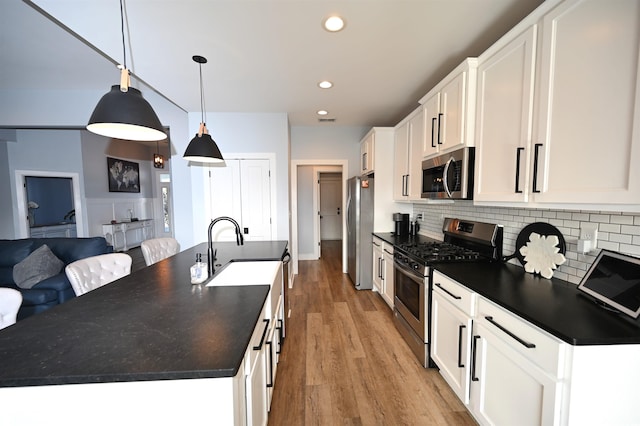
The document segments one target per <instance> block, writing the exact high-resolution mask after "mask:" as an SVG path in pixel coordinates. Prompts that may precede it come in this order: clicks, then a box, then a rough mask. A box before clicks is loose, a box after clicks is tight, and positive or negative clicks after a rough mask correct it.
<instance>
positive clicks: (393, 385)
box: [269, 241, 476, 426]
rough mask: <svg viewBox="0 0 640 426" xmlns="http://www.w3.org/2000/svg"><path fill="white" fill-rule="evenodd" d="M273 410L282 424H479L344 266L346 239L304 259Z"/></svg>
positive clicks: (292, 295) (272, 421)
mask: <svg viewBox="0 0 640 426" xmlns="http://www.w3.org/2000/svg"><path fill="white" fill-rule="evenodd" d="M289 295H290V300H291V316H290V318H289V321H288V323H287V327H288V328H287V331H286V339H285V343H284V348H283V351H282V354H281V357H280V363H279V364H278V375H277V379H276V382H275V391H274V396H273V402H272V405H271V413H270V414H269V424H270V425H272V426H276V425H432V424H434V425H436V424H437V425H475V424H476V423H475V421H474V420H473V418H472V417H471V416H470V415H469V414H468V412H467V411H466V409H465V408H464V406H463V405H462V403H461V402H460V401H459V400H458V398H457V397H456V396H455V395H454V394H453V392H452V391H451V390H450V388H449V386H448V385H447V384H446V383H445V382H444V380H443V379H442V378H441V377H440V375H439V373H438V371H437V370H436V369H424V368H423V367H422V366H421V365H420V364H419V363H418V362H417V360H416V359H415V358H414V356H413V353H412V352H411V351H410V349H409V347H408V346H407V345H406V344H405V342H404V341H403V340H402V338H401V337H400V335H399V334H398V332H397V331H396V329H395V327H394V325H393V322H392V313H391V309H389V307H388V306H387V305H386V303H385V302H384V300H383V299H382V298H381V297H380V296H379V295H378V294H377V293H374V292H372V291H367V290H363V291H357V290H355V289H354V287H353V285H352V284H351V281H350V280H349V278H348V276H347V275H346V274H343V273H342V268H341V241H323V243H322V259H321V260H308V261H300V263H299V275H298V277H297V278H296V280H295V285H294V288H293V289H291V290H290V291H289Z"/></svg>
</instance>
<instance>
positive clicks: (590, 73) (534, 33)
mask: <svg viewBox="0 0 640 426" xmlns="http://www.w3.org/2000/svg"><path fill="white" fill-rule="evenodd" d="M639 27H640V3H638V2H637V1H635V0H620V1H615V2H602V1H594V0H566V1H562V2H558V1H554V2H545V4H543V5H541V7H540V8H538V9H537V10H536V11H535V12H534V13H532V15H530V16H529V17H528V18H527V19H525V20H524V21H523V23H522V24H520V25H518V26H517V27H516V28H515V29H514V30H515V31H513V30H512V31H511V32H509V33H508V34H507V35H506V36H505V37H503V39H501V40H499V41H498V42H497V43H496V44H495V45H494V46H492V47H491V48H490V49H488V50H487V51H486V52H485V53H484V54H483V55H481V56H480V58H479V63H480V65H479V67H480V70H479V86H480V88H479V92H480V95H479V97H478V106H477V109H478V116H477V122H476V129H477V131H476V136H477V137H476V147H477V148H476V158H478V167H477V173H476V193H475V197H474V198H475V200H477V201H479V202H513V203H522V202H528V203H531V204H534V205H537V204H540V205H562V206H567V205H572V204H573V205H586V206H594V205H634V204H635V205H637V204H638V202H639V201H640V170H639V169H638V168H637V167H636V165H637V164H638V163H639V162H640V139H639V138H640V134H639V131H640V126H639V124H640V120H639V119H638V114H637V111H638V110H639V109H640V73H639V65H640V63H639V55H638V52H639V51H640V33H639V32H638V31H637V28H639ZM532 58H535V60H534V61H533V64H531V63H530V61H531V60H532ZM532 69H533V70H535V72H533V70H532ZM532 76H533V78H532ZM531 81H533V98H532V99H531V98H530V95H531ZM483 84H484V85H485V87H482V86H483ZM529 134H530V136H529ZM519 191H522V192H521V193H520V192H519Z"/></svg>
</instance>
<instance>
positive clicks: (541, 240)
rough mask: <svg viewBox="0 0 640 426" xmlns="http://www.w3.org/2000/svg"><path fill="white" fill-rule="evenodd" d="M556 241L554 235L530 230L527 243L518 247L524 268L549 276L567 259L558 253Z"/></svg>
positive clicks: (533, 272) (530, 271)
mask: <svg viewBox="0 0 640 426" xmlns="http://www.w3.org/2000/svg"><path fill="white" fill-rule="evenodd" d="M558 242H559V240H558V237H557V236H556V235H548V236H544V235H540V234H537V233H535V232H532V233H531V235H530V236H529V242H528V243H527V245H526V246H522V247H520V254H521V255H523V256H524V261H525V264H524V270H525V271H527V272H529V273H532V274H540V275H542V276H543V277H545V278H551V277H552V276H553V270H554V269H556V268H557V267H558V266H560V265H562V264H563V263H564V262H566V261H567V259H566V258H565V257H564V255H563V254H562V253H560V249H559V248H558Z"/></svg>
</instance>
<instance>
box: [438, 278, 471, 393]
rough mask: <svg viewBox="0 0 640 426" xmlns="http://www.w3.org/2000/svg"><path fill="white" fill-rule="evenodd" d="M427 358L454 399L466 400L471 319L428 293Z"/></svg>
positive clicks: (440, 298) (446, 302)
mask: <svg viewBox="0 0 640 426" xmlns="http://www.w3.org/2000/svg"><path fill="white" fill-rule="evenodd" d="M431 303H432V305H431V357H432V358H433V361H434V362H435V363H436V364H437V365H438V367H439V368H440V374H441V375H442V377H443V378H444V379H445V380H446V381H447V383H448V384H449V386H451V388H452V389H453V391H454V392H455V394H456V395H458V398H460V400H461V401H462V402H464V403H465V404H468V403H469V383H470V376H469V365H470V353H471V352H470V350H469V348H470V347H471V318H470V317H469V316H467V315H465V314H464V313H463V312H461V311H460V310H458V309H457V308H455V307H454V306H453V305H452V304H451V303H449V302H448V301H447V300H445V299H444V298H443V297H442V296H441V295H440V294H439V293H437V292H435V291H434V292H432V302H431Z"/></svg>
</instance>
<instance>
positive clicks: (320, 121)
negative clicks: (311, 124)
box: [318, 118, 336, 123]
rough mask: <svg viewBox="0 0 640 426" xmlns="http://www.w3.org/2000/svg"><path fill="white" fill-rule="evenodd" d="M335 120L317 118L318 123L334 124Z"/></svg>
mask: <svg viewBox="0 0 640 426" xmlns="http://www.w3.org/2000/svg"><path fill="white" fill-rule="evenodd" d="M335 121H336V119H335V118H318V122H319V123H335Z"/></svg>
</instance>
